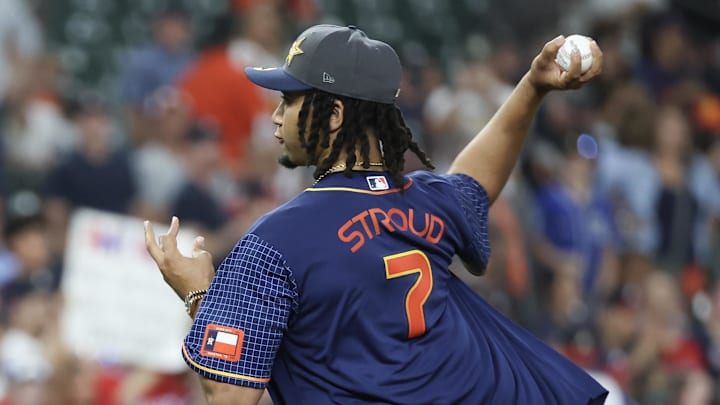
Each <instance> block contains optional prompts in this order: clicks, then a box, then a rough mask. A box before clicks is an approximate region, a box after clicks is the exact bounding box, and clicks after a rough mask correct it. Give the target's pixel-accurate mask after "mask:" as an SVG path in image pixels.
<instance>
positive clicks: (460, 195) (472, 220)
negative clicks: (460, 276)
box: [446, 174, 490, 274]
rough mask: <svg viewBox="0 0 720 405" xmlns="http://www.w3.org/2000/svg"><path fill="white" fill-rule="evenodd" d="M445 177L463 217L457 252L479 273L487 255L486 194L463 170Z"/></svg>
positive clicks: (483, 267)
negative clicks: (461, 172)
mask: <svg viewBox="0 0 720 405" xmlns="http://www.w3.org/2000/svg"><path fill="white" fill-rule="evenodd" d="M446 180H447V181H448V183H449V184H450V186H451V187H452V188H453V190H454V191H455V195H456V198H457V202H458V204H459V206H460V209H461V211H462V215H463V219H464V221H460V222H461V232H462V240H463V244H462V246H460V249H459V251H458V256H460V258H461V259H462V260H463V262H465V264H466V266H467V267H468V270H469V271H470V272H471V273H473V274H482V273H483V272H484V271H485V267H486V266H487V263H488V259H489V258H490V240H489V239H488V211H489V209H490V197H489V196H488V194H487V191H485V189H484V188H483V186H481V185H480V183H478V182H477V181H476V180H475V179H473V178H472V177H470V176H468V175H465V174H450V175H447V176H446Z"/></svg>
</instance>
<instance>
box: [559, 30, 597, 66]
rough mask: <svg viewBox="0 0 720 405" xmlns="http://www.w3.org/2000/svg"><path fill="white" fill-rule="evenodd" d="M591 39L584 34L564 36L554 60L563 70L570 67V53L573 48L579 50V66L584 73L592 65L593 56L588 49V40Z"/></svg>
mask: <svg viewBox="0 0 720 405" xmlns="http://www.w3.org/2000/svg"><path fill="white" fill-rule="evenodd" d="M591 41H592V39H591V38H590V37H586V36H584V35H570V36H568V37H567V38H565V43H564V44H563V46H562V47H561V48H560V50H559V51H558V53H557V56H555V61H556V62H557V64H558V65H560V67H562V68H563V69H564V70H566V71H567V70H568V69H570V53H571V52H572V50H573V49H574V48H577V50H578V51H579V52H580V59H581V61H582V62H581V68H580V70H581V71H582V73H585V72H587V71H588V69H590V66H591V65H592V61H593V56H592V52H591V51H590V42H591Z"/></svg>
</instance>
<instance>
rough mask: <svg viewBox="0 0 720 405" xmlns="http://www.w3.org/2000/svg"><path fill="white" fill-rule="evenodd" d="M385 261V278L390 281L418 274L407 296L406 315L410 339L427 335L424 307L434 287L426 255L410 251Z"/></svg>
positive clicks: (387, 257) (389, 257)
mask: <svg viewBox="0 0 720 405" xmlns="http://www.w3.org/2000/svg"><path fill="white" fill-rule="evenodd" d="M383 260H385V277H386V278H387V279H388V280H389V279H393V278H397V277H403V276H408V275H411V274H414V273H418V278H417V280H416V281H415V283H414V284H413V285H412V287H410V291H408V293H407V295H406V296H405V313H406V315H407V321H408V339H412V338H414V337H418V336H422V335H423V334H425V329H426V326H425V312H424V310H423V305H425V301H427V299H428V297H429V296H430V291H432V287H433V277H432V269H431V267H430V261H429V260H428V258H427V256H425V253H423V252H421V251H419V250H408V251H407V252H402V253H398V254H394V255H390V256H385V257H383Z"/></svg>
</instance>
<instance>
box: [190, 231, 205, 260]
mask: <svg viewBox="0 0 720 405" xmlns="http://www.w3.org/2000/svg"><path fill="white" fill-rule="evenodd" d="M203 252H205V238H204V237H202V236H198V237H197V238H195V240H194V241H193V246H192V257H199V256H200V255H201V254H202V253H203Z"/></svg>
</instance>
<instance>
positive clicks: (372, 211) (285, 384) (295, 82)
mask: <svg viewBox="0 0 720 405" xmlns="http://www.w3.org/2000/svg"><path fill="white" fill-rule="evenodd" d="M563 42H564V38H563V37H557V38H555V39H553V40H552V41H550V42H548V43H547V44H546V45H545V46H544V47H543V49H542V51H541V52H540V54H539V55H538V56H537V57H536V58H535V59H534V61H533V62H532V66H531V67H530V70H529V71H528V72H527V74H525V76H524V77H523V78H522V80H521V81H520V83H518V85H517V87H516V88H515V90H514V92H513V93H512V95H511V96H510V97H509V98H508V100H507V101H506V102H505V104H504V105H503V106H502V107H501V108H500V109H499V110H498V112H497V113H496V114H495V116H494V117H493V119H492V120H491V121H490V122H489V123H488V125H487V126H485V128H482V129H481V131H480V132H479V133H478V135H477V136H476V137H475V138H474V139H473V140H472V141H471V142H470V143H469V144H468V145H467V146H466V147H465V149H464V150H463V151H462V152H461V153H460V154H459V155H458V156H457V158H456V159H455V161H454V163H453V165H452V167H451V169H450V171H449V173H447V174H433V173H432V172H430V171H418V172H414V173H411V174H409V175H403V163H404V159H403V156H404V154H405V153H406V152H407V151H408V150H409V151H410V152H412V153H414V154H416V155H417V157H418V158H419V160H420V161H421V162H423V163H424V164H425V165H426V166H427V167H428V168H432V165H431V163H430V161H429V160H428V158H427V157H426V156H425V154H424V152H423V151H422V150H420V148H419V147H418V145H417V144H416V143H415V142H414V141H413V140H412V136H411V134H410V131H409V129H408V128H407V126H406V125H405V123H404V121H403V118H402V115H401V113H400V111H399V110H398V108H397V107H396V105H395V99H396V97H397V95H398V93H399V90H400V89H399V86H400V74H401V66H400V62H399V59H398V56H397V55H396V53H395V51H394V50H393V49H392V48H391V47H390V46H389V45H387V44H385V43H383V42H380V41H376V40H372V39H370V38H368V37H367V36H366V35H365V33H364V32H362V31H361V30H359V29H358V28H356V27H353V26H349V27H339V26H332V25H318V26H314V27H311V28H309V29H308V30H306V31H305V32H303V33H302V34H300V36H299V37H298V38H297V40H296V41H295V42H294V43H293V45H292V47H291V49H290V51H289V53H288V55H287V58H286V60H285V64H284V65H283V66H281V67H278V68H253V69H247V70H246V74H247V76H248V77H249V78H250V80H252V81H253V82H254V83H256V84H258V85H259V86H262V87H266V88H269V89H273V90H277V91H279V92H281V93H282V101H281V102H280V104H279V105H278V107H277V110H276V111H275V113H274V114H273V117H272V119H273V122H274V124H275V125H276V128H277V129H276V132H275V137H276V138H277V139H278V142H279V143H280V144H281V145H282V148H283V154H282V156H281V157H280V163H281V164H283V165H285V166H288V167H295V166H313V167H315V179H316V181H315V183H314V184H313V185H312V186H311V187H309V188H308V189H306V190H305V191H304V192H303V193H301V194H300V195H299V196H297V197H296V198H295V199H293V200H292V201H290V202H288V203H287V204H285V205H283V206H281V207H279V208H277V209H275V210H274V211H272V212H270V213H268V214H267V215H265V216H264V217H263V218H261V219H260V220H259V221H258V222H257V223H255V224H254V225H253V226H252V228H251V229H250V230H249V231H248V233H247V234H246V235H245V236H244V237H243V238H242V239H241V240H240V241H239V242H238V243H237V245H236V246H235V248H234V249H233V251H232V252H231V253H230V254H229V255H228V256H227V257H226V258H225V260H224V261H223V262H222V264H221V265H220V266H219V267H218V269H217V271H215V269H214V268H213V266H212V264H211V263H212V260H211V259H210V257H209V254H208V253H207V252H206V251H204V250H203V246H202V238H201V237H199V238H198V239H196V241H195V244H194V247H193V254H192V256H191V257H186V256H183V255H182V254H180V253H179V252H178V250H177V245H176V243H177V242H176V236H177V233H178V228H179V221H178V219H177V218H173V220H172V222H171V226H170V229H169V231H168V232H167V234H165V235H163V236H161V237H160V239H159V244H158V242H157V240H156V238H155V235H154V233H153V230H152V227H151V226H150V224H149V223H147V222H146V224H145V232H146V241H147V248H148V250H149V251H150V254H151V255H152V257H153V258H154V259H155V261H156V262H157V264H158V267H159V268H160V270H161V272H162V274H163V276H164V278H165V280H166V282H167V283H168V284H169V285H170V287H172V288H173V289H174V290H175V292H176V293H177V294H178V295H179V296H180V297H181V298H183V299H184V300H185V302H186V306H187V308H188V312H189V313H190V315H191V316H192V317H193V318H194V323H193V326H192V328H191V330H190V332H189V333H188V335H187V337H186V339H185V342H184V344H183V346H182V355H183V357H184V358H185V361H186V362H187V364H188V366H189V367H190V368H191V369H192V370H194V371H196V372H197V373H198V374H199V375H200V378H201V381H202V386H203V389H204V390H205V393H206V395H207V398H208V402H209V403H210V404H213V405H216V404H256V403H257V401H258V400H259V398H260V396H261V394H262V392H263V390H264V389H265V388H267V389H268V390H269V392H270V394H271V396H272V398H273V400H274V401H275V403H276V404H310V405H316V404H412V405H417V404H471V405H477V404H568V405H569V404H573V405H575V404H602V403H603V402H604V399H605V397H606V395H607V391H606V390H605V389H604V388H603V387H602V386H600V385H599V384H598V383H597V382H595V381H594V380H593V379H592V378H591V377H590V376H588V374H586V373H585V372H584V371H583V370H581V369H580V368H578V367H576V366H575V365H574V364H572V363H571V362H570V361H568V360H567V359H565V358H564V357H562V356H561V355H560V354H558V353H557V352H555V351H554V350H553V349H551V348H549V347H548V346H546V345H545V344H544V343H543V342H541V341H540V340H538V339H536V338H535V337H533V336H532V335H530V334H529V333H528V332H527V331H525V330H524V329H522V328H520V327H519V326H517V325H515V324H514V323H513V322H512V321H510V320H509V319H507V318H505V317H504V316H502V315H501V314H500V313H498V312H497V311H496V310H495V309H493V308H492V307H491V306H490V305H488V304H487V303H486V302H485V301H484V300H483V299H482V298H480V297H479V296H478V295H476V294H475V293H474V292H472V291H471V290H470V289H469V288H468V287H467V286H465V285H464V284H463V283H462V282H461V281H460V280H459V279H458V278H456V277H455V276H454V275H453V274H452V273H451V272H450V271H449V270H448V268H449V266H450V263H451V261H452V260H453V257H454V256H455V255H458V256H459V257H460V258H461V259H462V260H463V262H464V263H465V264H466V267H467V269H468V271H470V272H471V273H473V274H476V275H481V274H482V272H483V271H484V268H485V266H486V264H487V262H488V257H489V255H490V247H489V242H488V235H487V227H488V220H487V215H488V208H489V207H490V205H491V204H492V202H493V201H494V200H495V198H496V197H497V196H498V194H499V193H500V191H501V190H502V188H503V186H504V185H505V182H506V181H507V178H508V176H509V175H510V172H511V170H512V168H513V166H514V165H515V162H516V160H517V158H518V155H519V153H520V150H521V147H522V145H523V142H524V139H525V137H526V134H527V132H528V129H529V127H530V124H531V121H532V119H533V116H534V115H535V113H536V111H537V109H538V107H539V105H540V103H541V101H542V99H543V97H544V96H545V95H546V94H547V93H548V92H549V91H552V90H565V89H576V88H579V87H581V86H582V85H583V84H584V83H586V82H587V81H588V80H591V79H592V78H594V77H595V76H597V75H598V74H599V73H600V70H601V66H602V53H601V52H600V49H598V47H597V46H596V45H595V44H594V43H593V44H592V52H593V63H592V66H591V67H590V69H589V70H588V71H587V72H586V73H581V65H580V55H579V54H577V53H574V54H573V55H572V58H571V59H572V63H571V65H570V67H569V69H568V70H567V71H565V70H563V69H561V68H560V66H558V65H557V64H556V63H555V61H554V60H555V55H556V53H557V51H558V49H559V48H560V47H561V46H562V44H563Z"/></svg>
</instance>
